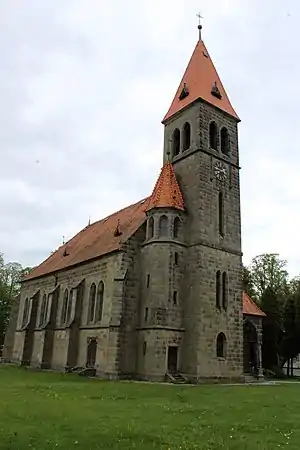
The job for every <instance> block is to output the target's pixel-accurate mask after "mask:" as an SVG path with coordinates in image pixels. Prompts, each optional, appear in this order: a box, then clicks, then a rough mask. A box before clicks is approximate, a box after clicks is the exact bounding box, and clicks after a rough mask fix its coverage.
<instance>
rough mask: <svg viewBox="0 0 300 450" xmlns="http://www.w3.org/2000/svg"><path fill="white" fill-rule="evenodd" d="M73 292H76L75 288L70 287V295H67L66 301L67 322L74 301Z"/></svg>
mask: <svg viewBox="0 0 300 450" xmlns="http://www.w3.org/2000/svg"><path fill="white" fill-rule="evenodd" d="M75 294H76V289H71V291H70V296H69V302H68V311H67V322H69V321H70V319H71V314H72V307H73V302H74V301H75Z"/></svg>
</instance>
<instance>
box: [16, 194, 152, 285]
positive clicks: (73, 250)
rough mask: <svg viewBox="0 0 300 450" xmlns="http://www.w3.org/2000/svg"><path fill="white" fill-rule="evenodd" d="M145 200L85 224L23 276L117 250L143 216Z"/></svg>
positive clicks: (135, 228) (63, 267)
mask: <svg viewBox="0 0 300 450" xmlns="http://www.w3.org/2000/svg"><path fill="white" fill-rule="evenodd" d="M147 201H148V199H145V200H141V201H140V202H138V203H135V204H134V205H130V206H128V207H127V208H124V209H122V210H121V211H118V212H116V213H114V214H112V215H111V216H109V217H107V218H105V219H102V220H99V221H98V222H95V223H93V224H91V225H88V226H87V227H86V228H84V229H83V230H81V231H80V232H79V233H78V234H76V236H74V237H73V238H72V239H71V240H70V241H69V242H67V243H66V244H65V245H62V246H61V247H60V248H59V249H58V250H56V251H55V252H54V253H53V254H52V255H50V256H49V258H47V259H46V260H45V261H44V262H42V263H41V264H40V265H39V266H37V267H36V268H35V269H34V270H33V271H32V272H30V274H28V275H27V276H26V277H24V280H30V279H33V278H37V277H40V276H43V275H47V274H50V273H53V272H56V271H58V270H61V269H66V268H67V267H70V266H74V265H77V264H79V263H83V262H85V261H88V260H90V259H94V258H97V257H99V256H102V255H105V254H107V253H110V252H113V251H115V250H118V249H119V248H120V246H121V245H122V243H123V242H125V241H126V240H127V239H128V238H130V236H132V235H133V234H134V233H135V231H136V230H137V229H138V228H139V227H140V226H141V225H142V224H143V222H144V221H145V220H146V214H145V205H146V204H147V203H146V202H147ZM120 233H122V234H120ZM64 254H67V256H64Z"/></svg>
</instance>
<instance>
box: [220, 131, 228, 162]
mask: <svg viewBox="0 0 300 450" xmlns="http://www.w3.org/2000/svg"><path fill="white" fill-rule="evenodd" d="M221 152H222V153H224V155H228V154H229V134H228V130H227V128H225V127H223V128H222V130H221Z"/></svg>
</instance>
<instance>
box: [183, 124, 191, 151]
mask: <svg viewBox="0 0 300 450" xmlns="http://www.w3.org/2000/svg"><path fill="white" fill-rule="evenodd" d="M190 145H191V125H190V124H189V123H188V122H186V123H185V124H184V125H183V136H182V149H183V151H185V150H188V149H189V148H190Z"/></svg>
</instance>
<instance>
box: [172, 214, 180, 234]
mask: <svg viewBox="0 0 300 450" xmlns="http://www.w3.org/2000/svg"><path fill="white" fill-rule="evenodd" d="M179 229H180V219H179V217H175V219H174V223H173V236H174V238H175V239H177V238H178V236H179Z"/></svg>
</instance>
